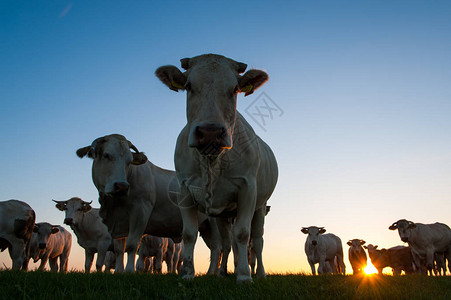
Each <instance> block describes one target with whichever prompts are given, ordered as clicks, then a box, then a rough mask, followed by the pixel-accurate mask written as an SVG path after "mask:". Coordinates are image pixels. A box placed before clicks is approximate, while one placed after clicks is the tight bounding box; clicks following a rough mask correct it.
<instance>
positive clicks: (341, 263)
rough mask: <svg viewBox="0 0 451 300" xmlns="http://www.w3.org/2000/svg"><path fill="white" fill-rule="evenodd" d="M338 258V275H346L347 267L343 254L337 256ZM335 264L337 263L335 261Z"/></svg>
mask: <svg viewBox="0 0 451 300" xmlns="http://www.w3.org/2000/svg"><path fill="white" fill-rule="evenodd" d="M336 258H337V265H338V266H335V269H336V270H337V273H339V274H343V275H346V265H345V262H344V260H343V252H341V253H340V254H339V255H337V256H336ZM334 264H335V261H334ZM338 267H340V270H338Z"/></svg>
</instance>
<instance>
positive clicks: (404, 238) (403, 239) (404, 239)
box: [401, 237, 409, 243]
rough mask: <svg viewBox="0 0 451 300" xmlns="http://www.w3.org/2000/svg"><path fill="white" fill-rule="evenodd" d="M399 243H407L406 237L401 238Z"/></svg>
mask: <svg viewBox="0 0 451 300" xmlns="http://www.w3.org/2000/svg"><path fill="white" fill-rule="evenodd" d="M401 241H403V242H404V243H407V242H408V241H409V238H408V237H403V238H401Z"/></svg>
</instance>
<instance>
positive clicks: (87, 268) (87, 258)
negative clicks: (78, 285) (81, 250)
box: [85, 250, 94, 273]
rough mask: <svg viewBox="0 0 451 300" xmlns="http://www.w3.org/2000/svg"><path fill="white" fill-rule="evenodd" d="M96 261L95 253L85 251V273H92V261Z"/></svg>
mask: <svg viewBox="0 0 451 300" xmlns="http://www.w3.org/2000/svg"><path fill="white" fill-rule="evenodd" d="M93 259H94V252H91V251H89V250H85V273H89V272H90V271H91V265H92V260H93Z"/></svg>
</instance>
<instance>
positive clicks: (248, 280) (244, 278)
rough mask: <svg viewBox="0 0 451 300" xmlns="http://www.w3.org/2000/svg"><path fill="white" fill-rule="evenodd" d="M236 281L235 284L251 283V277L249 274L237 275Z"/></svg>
mask: <svg viewBox="0 0 451 300" xmlns="http://www.w3.org/2000/svg"><path fill="white" fill-rule="evenodd" d="M236 283H237V284H243V283H246V284H251V283H252V278H251V276H246V275H238V276H237V277H236Z"/></svg>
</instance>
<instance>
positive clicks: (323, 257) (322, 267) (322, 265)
mask: <svg viewBox="0 0 451 300" xmlns="http://www.w3.org/2000/svg"><path fill="white" fill-rule="evenodd" d="M325 264H326V255H325V254H324V255H320V256H319V267H318V274H324V273H325V269H326V268H325Z"/></svg>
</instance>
